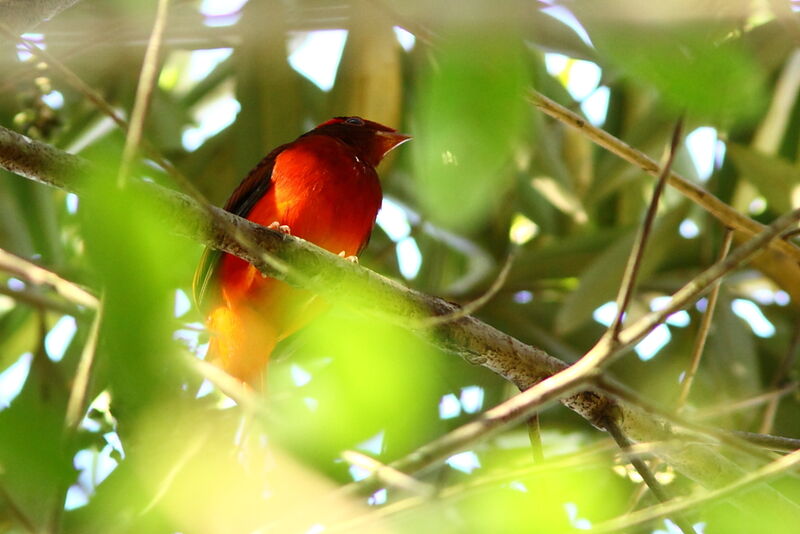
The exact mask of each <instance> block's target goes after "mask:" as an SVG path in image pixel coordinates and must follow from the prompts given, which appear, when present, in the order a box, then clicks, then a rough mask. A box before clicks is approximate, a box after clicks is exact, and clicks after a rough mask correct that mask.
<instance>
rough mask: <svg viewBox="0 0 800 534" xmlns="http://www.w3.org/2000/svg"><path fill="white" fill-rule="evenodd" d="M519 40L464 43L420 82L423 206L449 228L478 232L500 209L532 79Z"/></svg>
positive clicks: (449, 47) (492, 37)
mask: <svg viewBox="0 0 800 534" xmlns="http://www.w3.org/2000/svg"><path fill="white" fill-rule="evenodd" d="M512 37H513V35H496V34H491V33H490V34H489V36H488V37H484V36H479V35H461V36H460V37H458V38H453V39H452V40H451V41H449V42H448V43H447V44H446V45H445V46H443V47H442V48H441V49H440V50H439V51H437V53H436V54H435V56H434V58H433V59H432V61H433V64H432V65H431V66H430V67H429V68H428V69H427V72H426V73H425V77H424V78H423V79H422V80H421V82H420V85H419V88H418V94H419V102H418V104H417V108H418V109H417V120H416V122H415V133H416V139H415V142H414V145H413V154H414V162H415V179H416V188H417V191H416V193H417V198H418V200H419V202H420V203H421V205H422V207H423V209H424V211H425V213H426V215H427V216H428V217H430V218H431V219H432V220H434V221H437V222H440V223H442V224H444V225H445V226H448V227H457V228H463V229H468V228H474V227H475V226H476V225H478V224H479V223H480V222H482V221H483V220H484V219H485V217H486V216H487V215H488V214H489V213H490V212H491V210H492V208H493V207H494V206H496V205H497V204H498V203H499V202H501V201H502V198H503V196H504V192H505V191H506V189H507V188H508V186H509V185H510V183H511V178H512V176H513V175H512V174H510V173H509V172H508V170H507V169H505V168H504V166H505V165H508V164H509V163H510V158H511V154H512V150H513V148H514V144H515V142H516V141H517V139H518V136H519V134H520V133H521V129H522V127H523V125H524V117H525V111H526V104H525V103H524V99H523V97H524V91H525V90H526V88H527V84H528V76H527V73H526V67H525V64H524V62H523V61H522V56H521V53H522V50H521V49H520V47H519V43H518V42H517V41H515V40H514V39H513V38H512Z"/></svg>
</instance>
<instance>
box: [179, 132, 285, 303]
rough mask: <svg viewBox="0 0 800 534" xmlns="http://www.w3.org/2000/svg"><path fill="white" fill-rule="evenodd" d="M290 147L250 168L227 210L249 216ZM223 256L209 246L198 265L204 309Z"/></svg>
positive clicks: (198, 297) (196, 287)
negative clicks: (277, 164)
mask: <svg viewBox="0 0 800 534" xmlns="http://www.w3.org/2000/svg"><path fill="white" fill-rule="evenodd" d="M287 146H288V145H281V146H279V147H278V148H276V149H275V150H273V151H272V152H270V153H269V154H268V155H267V156H266V157H265V158H264V159H262V160H261V161H260V162H259V163H258V165H256V167H255V168H254V169H253V170H252V171H250V173H249V174H248V175H247V176H246V177H245V178H244V180H242V182H241V183H240V184H239V186H238V187H237V188H236V190H235V191H234V192H233V194H232V195H231V196H230V198H228V201H227V202H226V203H225V206H224V209H225V210H226V211H229V212H231V213H233V214H234V215H238V216H239V217H247V216H248V215H249V214H250V211H251V210H252V209H253V207H255V205H256V203H257V202H258V201H259V200H261V199H262V198H263V197H264V195H266V194H267V192H268V191H269V189H270V188H271V187H272V169H273V168H274V167H275V159H276V158H277V157H278V154H280V153H281V152H282V151H283V150H284V149H285V148H286V147H287ZM222 255H223V252H221V251H219V250H217V249H213V248H211V247H206V249H205V250H204V251H203V255H202V256H201V257H200V263H199V264H198V265H197V269H196V270H195V272H194V279H193V281H192V292H193V295H194V301H195V304H196V305H197V306H198V308H201V309H202V308H203V300H204V298H205V297H206V295H208V292H209V289H210V288H211V286H212V284H214V282H215V281H216V272H217V268H218V267H219V263H220V259H221V258H222Z"/></svg>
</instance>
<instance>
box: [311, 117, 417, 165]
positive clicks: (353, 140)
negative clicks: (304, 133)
mask: <svg viewBox="0 0 800 534" xmlns="http://www.w3.org/2000/svg"><path fill="white" fill-rule="evenodd" d="M309 133H310V134H323V135H330V136H333V137H336V138H338V139H340V140H341V141H343V142H345V143H347V144H348V145H350V146H351V147H353V148H354V149H355V150H356V153H357V154H358V156H359V157H360V158H361V159H363V160H364V161H366V162H367V163H369V164H370V165H372V166H373V167H374V166H377V165H378V163H380V161H381V160H382V159H383V157H384V156H386V154H388V153H389V152H390V151H391V150H392V149H393V148H395V147H397V146H399V145H401V144H403V143H405V142H406V141H408V140H409V139H411V136H410V135H406V134H401V133H398V132H397V130H395V129H393V128H389V127H388V126H384V125H382V124H378V123H377V122H373V121H369V120H366V119H362V118H361V117H334V118H332V119H331V120H329V121H325V122H323V123H322V124H320V125H319V126H317V127H316V128H315V129H314V130H312V131H311V132H309Z"/></svg>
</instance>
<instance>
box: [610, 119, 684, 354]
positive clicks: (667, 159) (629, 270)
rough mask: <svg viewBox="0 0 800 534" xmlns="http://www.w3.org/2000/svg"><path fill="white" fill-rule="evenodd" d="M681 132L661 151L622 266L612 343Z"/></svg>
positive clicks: (680, 125)
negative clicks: (643, 210) (661, 159)
mask: <svg viewBox="0 0 800 534" xmlns="http://www.w3.org/2000/svg"><path fill="white" fill-rule="evenodd" d="M682 132H683V120H682V119H681V120H679V121H678V122H677V124H676V125H675V129H674V130H673V131H672V140H671V142H670V144H669V146H668V147H667V148H666V150H665V151H664V162H663V164H662V166H661V172H660V173H659V175H658V180H657V181H656V186H655V187H654V188H653V196H652V198H651V199H650V205H649V206H648V207H647V213H646V214H645V217H644V221H642V225H641V227H640V228H639V231H638V232H637V234H636V240H635V241H634V243H633V248H632V249H631V254H630V256H629V257H628V263H627V264H626V265H625V272H624V273H623V275H622V282H621V283H620V286H619V293H617V315H616V317H614V322H613V323H611V326H610V327H609V328H608V335H610V336H611V340H612V341H613V342H616V341H617V339H618V337H619V331H620V329H621V328H622V319H623V317H625V312H626V311H627V309H628V304H630V300H631V296H632V295H633V291H634V289H635V288H636V279H637V277H638V275H639V267H640V266H641V264H642V258H644V250H645V247H646V246H647V238H648V237H650V230H651V229H652V228H653V222H654V221H655V219H656V212H657V211H658V201H659V200H660V199H661V193H662V192H663V191H664V185H665V184H666V182H667V176H669V173H670V171H671V169H672V162H673V161H675V153H676V152H677V151H678V146H679V145H680V142H681V134H682Z"/></svg>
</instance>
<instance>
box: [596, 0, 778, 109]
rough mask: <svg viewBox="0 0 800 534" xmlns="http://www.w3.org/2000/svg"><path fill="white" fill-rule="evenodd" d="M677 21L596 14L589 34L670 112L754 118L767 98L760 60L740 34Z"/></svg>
mask: <svg viewBox="0 0 800 534" xmlns="http://www.w3.org/2000/svg"><path fill="white" fill-rule="evenodd" d="M700 18H702V15H700ZM676 20H678V19H676ZM676 20H672V21H666V22H665V21H659V20H657V19H650V20H648V19H647V18H646V17H642V18H637V17H632V18H630V19H615V18H608V19H602V18H599V19H596V20H595V24H593V25H590V36H591V38H592V41H593V42H594V44H595V46H596V47H597V50H598V52H599V53H600V54H601V55H603V56H604V57H605V58H607V59H608V61H609V62H611V63H613V64H614V65H615V66H616V67H618V68H619V69H620V70H621V71H622V72H624V73H625V74H627V75H629V76H631V77H632V78H634V79H636V80H637V81H638V82H639V83H641V84H645V85H648V86H651V87H655V88H656V89H658V91H659V94H660V95H661V97H662V98H663V102H664V104H666V105H667V106H668V107H669V108H671V110H672V111H673V112H675V113H682V112H684V111H685V112H687V113H688V114H689V115H690V116H693V117H698V118H703V119H706V120H710V121H713V122H715V123H726V121H729V120H737V119H750V120H751V119H753V118H754V117H755V115H756V114H757V113H758V112H760V111H762V110H763V107H764V105H765V103H766V97H765V93H764V75H765V73H764V71H763V70H762V69H761V67H759V64H758V63H756V62H755V60H754V59H753V58H752V56H751V55H750V54H749V53H748V51H747V50H746V49H745V48H744V47H743V46H742V43H741V42H740V41H739V39H737V38H735V37H732V36H731V37H729V38H724V37H723V36H724V33H722V32H723V31H724V30H718V31H717V32H712V31H710V30H709V28H710V26H713V25H714V22H709V21H702V20H700V21H695V20H692V19H691V17H690V18H689V20H688V22H687V21H684V22H676ZM732 29H733V28H731V30H732Z"/></svg>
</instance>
